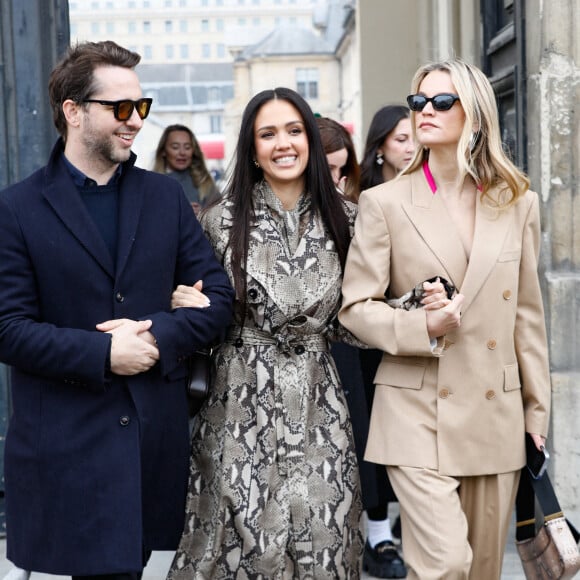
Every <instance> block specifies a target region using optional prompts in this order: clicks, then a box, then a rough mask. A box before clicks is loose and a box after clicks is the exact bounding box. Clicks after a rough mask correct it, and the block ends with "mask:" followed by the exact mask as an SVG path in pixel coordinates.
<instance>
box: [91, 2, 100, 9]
mask: <svg viewBox="0 0 580 580" xmlns="http://www.w3.org/2000/svg"><path fill="white" fill-rule="evenodd" d="M98 9H99V3H98V2H91V10H98Z"/></svg>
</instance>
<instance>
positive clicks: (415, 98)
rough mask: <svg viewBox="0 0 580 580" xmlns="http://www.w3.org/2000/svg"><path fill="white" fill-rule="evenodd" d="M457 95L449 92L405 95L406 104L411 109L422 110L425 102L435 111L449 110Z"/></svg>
mask: <svg viewBox="0 0 580 580" xmlns="http://www.w3.org/2000/svg"><path fill="white" fill-rule="evenodd" d="M458 100H459V97H458V96H457V95H453V94H451V93H441V94H439V95H435V96H433V97H426V96H425V95H409V96H408V97H407V104H408V105H409V109H411V111H422V110H423V109H424V108H425V107H426V105H427V103H431V104H432V105H433V108H434V109H435V110H436V111H449V109H451V107H452V106H453V105H454V103H455V101H458Z"/></svg>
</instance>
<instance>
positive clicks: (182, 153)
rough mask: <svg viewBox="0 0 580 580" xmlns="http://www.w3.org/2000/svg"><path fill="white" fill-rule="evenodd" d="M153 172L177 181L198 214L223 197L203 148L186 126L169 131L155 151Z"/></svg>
mask: <svg viewBox="0 0 580 580" xmlns="http://www.w3.org/2000/svg"><path fill="white" fill-rule="evenodd" d="M153 171H157V172H158V173H165V174H166V175H169V176H170V177H173V178H174V179H176V180H177V181H178V182H179V183H180V184H181V186H182V187H183V191H184V192H185V195H186V196H187V199H188V200H189V203H190V204H191V206H192V207H193V210H194V211H195V213H196V214H198V213H199V211H200V209H201V208H202V207H204V206H206V205H207V204H208V203H211V202H212V201H213V200H215V199H216V198H218V197H219V195H220V192H219V190H218V188H217V186H216V184H215V181H214V179H213V177H212V174H211V173H210V172H209V171H208V169H207V166H206V163H205V158H204V156H203V152H202V150H201V147H200V146H199V143H198V141H197V139H196V138H195V135H194V134H193V131H192V130H191V129H189V128H188V127H186V126H185V125H169V126H168V127H166V128H165V130H164V131H163V134H162V135H161V138H160V139H159V143H158V144H157V150H156V151H155V162H154V165H153Z"/></svg>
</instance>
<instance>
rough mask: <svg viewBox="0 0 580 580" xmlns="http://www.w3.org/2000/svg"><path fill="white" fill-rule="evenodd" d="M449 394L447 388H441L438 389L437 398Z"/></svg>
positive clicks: (444, 397)
mask: <svg viewBox="0 0 580 580" xmlns="http://www.w3.org/2000/svg"><path fill="white" fill-rule="evenodd" d="M448 396H449V389H441V390H440V391H439V398H440V399H446V398H447V397H448Z"/></svg>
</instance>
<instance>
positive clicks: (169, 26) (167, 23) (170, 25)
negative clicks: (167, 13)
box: [165, 20, 173, 33]
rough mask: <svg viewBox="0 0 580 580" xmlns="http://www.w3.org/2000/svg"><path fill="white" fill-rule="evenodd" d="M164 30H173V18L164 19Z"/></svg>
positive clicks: (169, 31) (168, 31)
mask: <svg viewBox="0 0 580 580" xmlns="http://www.w3.org/2000/svg"><path fill="white" fill-rule="evenodd" d="M165 32H167V33H171V32H173V20H166V21H165Z"/></svg>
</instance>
